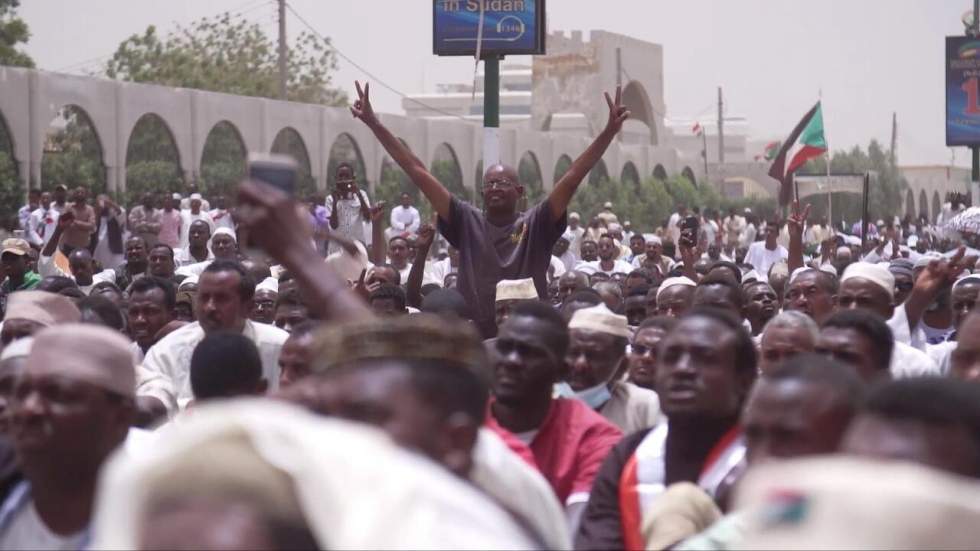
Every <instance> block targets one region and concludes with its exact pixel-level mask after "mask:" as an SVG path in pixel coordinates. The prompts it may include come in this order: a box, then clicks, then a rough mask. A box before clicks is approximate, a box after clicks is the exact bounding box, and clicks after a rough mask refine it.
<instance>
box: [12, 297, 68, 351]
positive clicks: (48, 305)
mask: <svg viewBox="0 0 980 551" xmlns="http://www.w3.org/2000/svg"><path fill="white" fill-rule="evenodd" d="M81 316H82V315H81V313H80V312H79V311H78V308H77V307H76V306H75V302H74V301H73V300H71V299H70V298H68V297H66V296H62V295H59V294H55V293H48V292H45V291H18V292H16V293H14V294H12V295H10V300H9V301H8V302H7V312H6V315H5V316H4V320H3V329H2V330H0V343H2V344H3V346H7V345H8V344H10V343H11V342H13V341H15V340H17V339H20V338H23V337H29V336H31V335H33V334H34V333H36V332H38V331H40V330H41V329H44V328H45V327H50V326H52V325H58V324H63V323H76V322H78V320H79V319H80V318H81Z"/></svg>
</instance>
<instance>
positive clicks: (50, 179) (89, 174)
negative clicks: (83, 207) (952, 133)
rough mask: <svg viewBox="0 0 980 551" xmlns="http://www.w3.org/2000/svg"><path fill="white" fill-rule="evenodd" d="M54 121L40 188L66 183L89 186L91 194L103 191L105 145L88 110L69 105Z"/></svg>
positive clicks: (48, 141)
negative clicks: (103, 150)
mask: <svg viewBox="0 0 980 551" xmlns="http://www.w3.org/2000/svg"><path fill="white" fill-rule="evenodd" d="M52 124H53V127H54V128H55V130H54V131H53V132H50V131H49V133H48V135H47V138H46V139H45V143H44V154H43V156H42V157H41V189H51V188H53V187H54V186H56V185H58V184H64V185H66V186H68V187H69V188H72V187H75V186H82V187H86V188H88V190H89V192H90V193H91V194H92V195H95V194H97V193H104V192H105V189H106V170H105V165H103V164H102V145H101V143H100V142H99V136H98V134H96V132H95V126H94V125H93V124H92V121H91V120H90V119H89V118H88V115H86V114H85V111H82V110H81V109H79V108H78V107H76V106H74V105H68V106H66V107H64V108H63V109H62V110H61V111H60V112H59V114H58V118H56V119H55V121H54V123H52Z"/></svg>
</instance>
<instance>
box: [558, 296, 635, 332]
mask: <svg viewBox="0 0 980 551" xmlns="http://www.w3.org/2000/svg"><path fill="white" fill-rule="evenodd" d="M568 328H569V329H584V330H587V331H595V332H597V333H605V334H607V335H612V336H614V337H623V338H627V339H628V338H630V336H631V333H630V329H629V324H628V323H627V321H626V316H620V315H617V314H614V313H613V311H612V310H610V309H609V308H607V307H606V305H605V304H597V305H595V306H591V307H589V308H583V309H581V310H578V311H576V312H575V314H573V315H572V319H571V320H570V321H569V322H568Z"/></svg>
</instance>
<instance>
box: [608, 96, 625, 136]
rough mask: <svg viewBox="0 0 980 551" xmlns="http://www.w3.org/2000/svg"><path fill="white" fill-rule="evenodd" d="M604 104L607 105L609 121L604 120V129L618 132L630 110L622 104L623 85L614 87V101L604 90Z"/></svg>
mask: <svg viewBox="0 0 980 551" xmlns="http://www.w3.org/2000/svg"><path fill="white" fill-rule="evenodd" d="M605 96H606V104H607V105H608V106H609V121H608V122H606V130H609V131H611V132H613V133H616V132H619V130H620V129H621V128H622V127H623V123H624V122H626V119H628V118H629V117H630V112H629V111H628V110H627V109H626V106H625V105H623V87H622V86H617V87H616V101H615V102H613V100H612V98H611V97H609V92H605Z"/></svg>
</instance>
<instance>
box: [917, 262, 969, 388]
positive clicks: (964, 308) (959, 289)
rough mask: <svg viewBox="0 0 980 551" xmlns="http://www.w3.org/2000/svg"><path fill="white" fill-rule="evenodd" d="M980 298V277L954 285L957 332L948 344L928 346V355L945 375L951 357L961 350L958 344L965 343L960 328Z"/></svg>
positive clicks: (954, 316) (952, 303)
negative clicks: (954, 352)
mask: <svg viewBox="0 0 980 551" xmlns="http://www.w3.org/2000/svg"><path fill="white" fill-rule="evenodd" d="M978 298H980V275H977V274H971V275H968V276H964V277H961V278H960V279H958V280H956V283H954V284H953V290H952V292H951V298H950V302H951V306H952V310H953V327H954V329H955V331H954V332H953V334H952V335H951V336H950V337H949V340H947V341H946V342H941V343H939V344H930V345H928V346H926V353H927V354H929V357H930V358H932V359H933V361H935V362H936V364H937V365H938V366H939V370H940V371H941V372H942V373H943V374H949V366H950V355H951V354H952V353H953V351H954V350H956V349H957V348H959V346H958V343H960V342H963V339H962V338H961V336H960V326H961V325H962V324H963V321H964V320H965V319H966V317H967V316H968V315H970V312H972V311H973V310H974V308H975V307H976V304H977V299H978ZM968 346H969V345H968Z"/></svg>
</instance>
